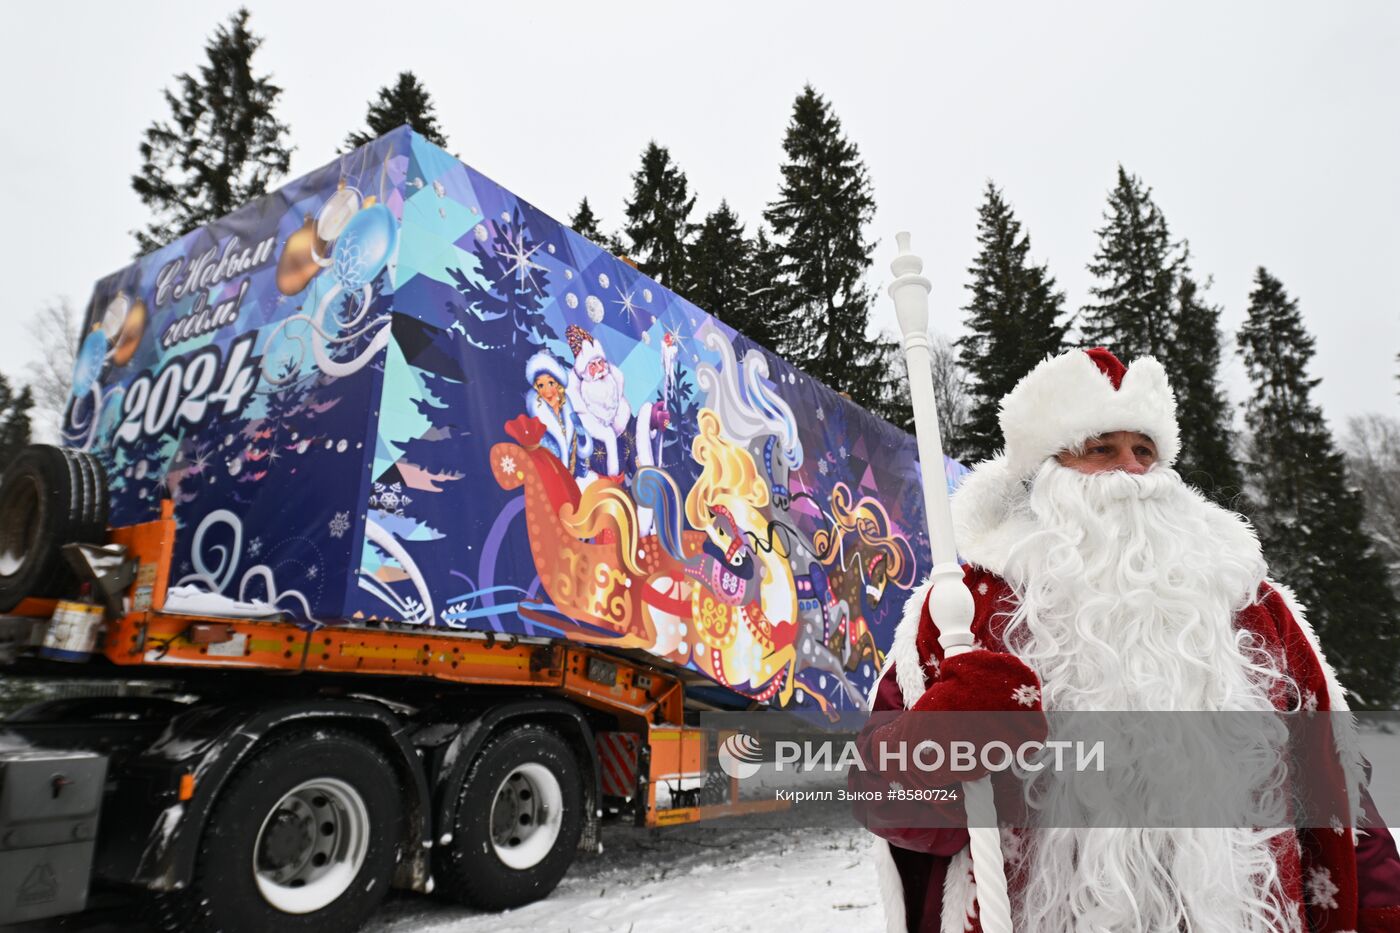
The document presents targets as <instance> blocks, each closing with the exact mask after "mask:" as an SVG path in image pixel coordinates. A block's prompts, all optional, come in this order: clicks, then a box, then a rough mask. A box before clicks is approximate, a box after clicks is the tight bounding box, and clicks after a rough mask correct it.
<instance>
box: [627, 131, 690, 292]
mask: <svg viewBox="0 0 1400 933" xmlns="http://www.w3.org/2000/svg"><path fill="white" fill-rule="evenodd" d="M694 209H695V197H694V196H693V195H692V194H691V193H690V188H689V185H688V183H687V182H686V179H685V173H684V172H682V171H681V170H680V167H679V166H677V165H676V163H675V162H672V161H671V153H670V151H669V150H668V149H666V147H665V146H658V145H657V144H656V142H655V141H654V140H653V141H652V142H649V143H647V147H646V149H645V150H644V151H643V152H642V166H641V168H639V169H638V170H637V171H636V172H635V173H634V174H633V175H632V196H631V197H630V198H629V199H628V201H627V227H626V233H627V239H628V240H629V241H630V247H629V253H630V256H631V258H632V259H634V260H636V262H637V268H639V269H641V270H642V271H643V272H645V273H646V274H647V275H649V276H651V277H652V278H653V279H655V280H656V281H658V282H660V283H661V284H662V285H665V286H666V287H667V288H670V289H672V290H673V291H675V290H679V289H680V288H682V287H684V285H685V281H686V261H687V256H688V253H689V251H690V241H691V238H692V237H694V235H695V231H696V229H697V226H696V224H693V223H691V222H690V212H691V211H692V210H694Z"/></svg>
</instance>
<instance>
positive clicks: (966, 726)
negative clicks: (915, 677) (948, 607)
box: [912, 651, 1049, 781]
mask: <svg viewBox="0 0 1400 933" xmlns="http://www.w3.org/2000/svg"><path fill="white" fill-rule="evenodd" d="M913 712H916V713H961V714H965V715H962V716H959V717H958V718H957V719H956V720H955V721H953V722H950V723H942V722H937V721H934V720H937V719H938V718H939V717H930V720H929V721H926V722H923V723H920V717H918V716H914V717H912V718H913V720H914V721H915V723H916V724H919V725H917V726H916V728H917V732H919V733H927V734H928V737H929V738H933V739H935V740H936V741H942V742H949V741H955V740H962V741H968V742H972V743H973V745H974V746H976V747H977V749H978V752H977V761H978V763H979V764H978V767H977V768H975V769H974V770H971V771H963V772H960V773H959V774H958V776H957V779H958V780H960V781H974V780H977V779H978V778H980V777H982V776H983V775H985V774H987V770H986V769H985V768H983V767H981V765H980V762H981V760H982V755H981V749H982V748H983V747H985V746H986V745H987V744H988V743H989V742H996V741H1000V742H1005V743H1006V744H1007V746H1009V747H1010V748H1011V750H1012V752H1013V753H1014V752H1015V751H1016V750H1017V749H1019V748H1020V747H1021V746H1022V745H1023V744H1025V743H1027V742H1044V741H1045V738H1046V736H1047V735H1048V733H1049V726H1048V723H1047V722H1046V719H1045V711H1044V708H1043V707H1042V706H1041V700H1040V679H1039V678H1038V677H1036V675H1035V672H1034V671H1032V670H1031V669H1030V668H1029V667H1027V666H1026V664H1025V662H1024V661H1022V660H1021V659H1020V658H1018V657H1016V656H1015V655H1013V654H1008V653H1006V652H1002V651H967V652H964V653H963V654H960V655H957V656H955V657H951V658H945V659H944V660H943V663H942V666H941V668H940V670H939V673H938V679H937V680H936V681H935V682H934V683H933V685H932V686H930V687H929V688H928V689H927V690H925V691H924V695H923V696H921V697H919V700H918V702H917V703H915V704H914V706H913ZM974 713H984V714H986V715H984V716H973V715H967V714H974ZM971 731H975V733H976V734H970V733H971ZM999 758H1000V756H999V755H998V756H997V760H999Z"/></svg>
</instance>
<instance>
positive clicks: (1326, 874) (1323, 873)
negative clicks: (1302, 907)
mask: <svg viewBox="0 0 1400 933" xmlns="http://www.w3.org/2000/svg"><path fill="white" fill-rule="evenodd" d="M1305 887H1306V888H1307V890H1306V897H1307V899H1308V903H1309V904H1315V905H1317V906H1318V907H1326V908H1327V909H1328V910H1336V909H1337V898H1336V894H1337V886H1336V885H1335V884H1333V883H1332V872H1330V871H1328V870H1327V869H1326V868H1313V869H1310V870H1309V871H1308V883H1307V885H1305Z"/></svg>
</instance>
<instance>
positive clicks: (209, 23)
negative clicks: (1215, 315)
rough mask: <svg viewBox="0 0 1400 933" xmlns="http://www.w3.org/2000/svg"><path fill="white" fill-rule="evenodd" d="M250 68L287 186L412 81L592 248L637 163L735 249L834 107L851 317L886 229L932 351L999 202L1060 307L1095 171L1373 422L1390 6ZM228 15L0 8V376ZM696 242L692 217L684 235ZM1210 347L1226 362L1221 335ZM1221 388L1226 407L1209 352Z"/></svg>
mask: <svg viewBox="0 0 1400 933" xmlns="http://www.w3.org/2000/svg"><path fill="white" fill-rule="evenodd" d="M248 6H249V7H250V9H251V10H252V14H253V15H252V26H253V29H254V31H255V32H257V33H258V34H260V35H262V36H264V37H265V39H266V42H265V44H264V46H263V48H262V50H261V51H260V52H259V53H258V56H257V59H256V62H257V68H258V71H259V72H260V73H266V72H269V71H270V72H271V73H272V75H273V77H274V79H275V81H276V82H277V83H278V84H280V85H281V86H282V88H283V89H284V92H283V95H282V98H281V101H280V106H279V111H278V113H279V116H280V118H281V119H282V120H283V121H284V122H286V123H287V124H289V125H290V127H291V141H292V143H293V144H294V145H295V147H296V151H295V152H294V154H293V157H292V176H293V177H295V176H296V175H299V174H301V173H303V172H305V171H307V170H309V169H311V168H314V167H316V166H318V165H321V164H322V163H324V162H327V161H329V160H330V159H331V158H332V157H333V156H334V154H335V151H336V149H337V147H338V145H339V144H340V142H341V140H343V139H344V137H345V135H346V133H347V132H348V131H349V130H351V129H353V128H357V127H359V126H360V125H361V124H362V121H363V118H364V111H365V106H366V102H367V101H368V100H369V98H371V97H372V96H373V95H374V93H375V91H376V90H377V88H379V87H380V86H381V85H384V84H387V83H390V82H392V80H393V79H394V77H395V75H396V74H397V72H398V71H400V70H403V69H412V70H413V71H415V72H416V73H417V74H418V76H419V77H420V78H421V79H422V80H423V81H424V83H425V84H426V85H427V87H428V89H429V90H430V92H431V93H432V95H433V97H434V98H435V99H436V101H437V105H438V113H439V115H440V118H441V123H442V126H443V128H444V130H445V131H446V133H447V134H448V137H449V144H450V149H451V150H452V151H453V152H456V153H458V154H460V155H461V157H462V158H463V159H464V160H465V161H466V162H468V163H469V164H471V165H473V166H474V167H476V168H477V169H478V170H480V171H482V172H484V173H485V174H486V175H488V176H490V177H492V178H494V179H495V180H496V181H498V182H500V183H502V184H503V185H505V186H506V187H507V188H510V189H511V190H513V191H515V192H516V193H517V194H519V195H520V196H522V197H524V198H526V199H527V200H530V201H532V202H534V203H535V204H536V205H538V206H539V207H541V208H542V209H544V210H545V211H546V212H548V213H550V214H552V215H554V216H555V217H558V218H560V219H565V218H567V217H568V215H569V214H571V213H572V212H573V209H574V207H575V205H576V204H577V202H578V199H579V197H580V196H583V195H587V196H588V197H589V199H590V201H591V202H592V203H593V205H594V207H595V209H596V210H597V211H598V212H599V213H600V214H601V215H602V219H603V222H604V225H605V226H606V227H609V228H610V227H615V226H617V225H619V223H620V221H621V214H622V203H623V199H624V197H625V195H626V193H627V192H628V190H629V189H630V181H629V175H630V173H631V172H632V171H633V170H634V169H635V167H636V164H637V162H638V160H639V156H640V153H641V150H642V148H643V147H644V146H645V144H646V142H647V140H649V139H655V140H657V141H658V142H660V143H661V144H663V145H666V146H669V147H670V149H671V152H672V155H673V156H674V158H675V159H676V161H677V162H678V163H679V164H680V166H681V167H682V168H683V169H684V170H685V172H686V174H687V175H688V177H689V179H690V184H691V188H692V191H694V192H696V193H697V194H698V195H699V201H698V204H697V208H698V211H697V214H699V213H700V212H703V211H708V210H710V209H712V208H713V207H714V206H715V205H717V204H718V203H719V200H720V198H721V197H724V198H727V199H728V200H729V202H730V204H731V205H732V206H733V207H734V208H735V209H736V210H737V211H738V212H739V214H740V216H741V218H742V219H743V220H744V221H745V222H746V223H748V224H749V225H750V228H751V226H752V224H753V223H754V222H755V221H756V220H757V219H758V218H759V216H760V213H761V211H762V209H763V206H764V204H765V203H767V202H768V201H769V200H771V199H772V198H773V197H774V194H775V192H776V189H777V185H778V181H779V172H778V167H779V164H780V162H781V159H782V149H781V144H782V135H783V130H784V127H785V125H786V123H787V119H788V115H789V112H790V108H791V105H792V101H793V98H794V96H795V95H796V94H797V93H798V91H799V90H800V89H801V87H802V85H803V83H804V82H811V83H812V84H813V85H815V86H816V88H817V89H818V90H819V91H820V92H821V93H822V94H824V95H825V96H826V97H827V98H828V99H829V100H830V101H831V102H832V104H833V105H834V107H835V109H836V113H837V114H838V115H839V116H840V118H841V120H842V121H843V124H844V126H845V130H846V132H847V134H848V135H849V136H850V138H851V139H852V140H854V141H855V142H856V143H857V144H858V145H859V146H860V150H861V154H862V155H863V157H864V159H865V161H866V164H867V165H868V166H869V168H870V173H871V177H872V179H873V181H874V186H875V195H876V199H877V201H878V203H879V213H878V214H877V216H876V219H875V223H874V225H873V227H872V229H871V231H870V234H871V237H872V239H876V240H878V246H877V248H876V252H875V260H876V261H875V266H874V268H873V270H872V278H871V281H872V283H873V284H876V285H879V286H880V287H881V293H880V298H879V302H878V305H877V310H876V321H877V323H878V324H880V325H881V326H885V327H888V328H889V329H891V330H893V329H895V326H896V325H895V322H894V314H893V309H892V306H891V304H890V301H889V299H888V297H887V296H886V295H885V294H884V292H883V286H884V284H885V283H887V282H888V280H889V278H890V273H889V271H888V267H889V260H890V259H891V257H892V254H893V248H894V234H895V232H896V231H898V230H903V229H907V230H910V231H912V232H913V234H914V245H915V249H916V251H918V252H920V253H921V254H922V255H923V256H924V259H925V274H926V275H928V276H929V277H930V278H931V279H932V280H933V296H932V300H933V321H934V325H933V326H934V329H935V330H938V331H941V332H943V333H946V334H948V335H949V336H953V337H955V336H957V334H958V333H959V332H960V323H959V322H960V320H961V317H962V312H961V310H960V308H961V307H962V305H963V304H965V303H966V300H967V296H966V292H965V290H964V286H965V283H966V281H967V273H966V268H967V266H968V264H969V262H970V261H971V259H972V256H973V254H974V251H975V249H976V242H975V234H976V209H977V205H978V203H979V201H980V198H981V195H982V189H983V186H984V184H985V182H986V181H987V180H988V179H991V180H993V181H995V182H996V183H997V184H998V185H1000V186H1002V187H1003V189H1004V190H1005V194H1006V196H1007V198H1008V199H1009V200H1010V202H1011V203H1012V205H1013V206H1014V208H1015V210H1016V212H1017V215H1018V217H1019V218H1020V219H1021V221H1022V222H1023V223H1024V224H1025V226H1026V229H1027V230H1028V231H1029V232H1030V234H1031V241H1032V251H1033V254H1034V256H1035V258H1036V259H1037V260H1039V261H1045V262H1048V263H1049V266H1050V269H1051V272H1052V273H1053V274H1054V275H1055V276H1056V277H1057V279H1058V280H1059V283H1060V285H1061V287H1062V288H1064V289H1065V291H1066V292H1067V295H1068V303H1069V305H1070V306H1071V307H1073V308H1078V307H1079V306H1080V305H1082V304H1083V303H1084V302H1085V301H1086V300H1087V289H1088V287H1089V285H1090V284H1091V279H1090V276H1089V275H1088V273H1087V272H1086V271H1085V268H1084V266H1085V263H1086V262H1088V261H1089V259H1090V257H1091V256H1092V253H1093V250H1094V246H1095V243H1096V236H1095V229H1096V228H1097V227H1099V226H1100V225H1101V223H1102V212H1103V209H1104V203H1105V197H1106V195H1107V192H1108V190H1109V188H1110V187H1111V186H1112V184H1113V181H1114V172H1115V167H1116V165H1117V164H1118V163H1120V162H1121V163H1122V164H1123V165H1124V166H1125V167H1126V168H1127V169H1128V170H1129V171H1130V172H1133V173H1136V174H1138V175H1140V176H1141V177H1142V178H1143V179H1144V181H1146V182H1147V183H1148V184H1149V185H1150V186H1151V187H1152V188H1153V191H1154V196H1155V198H1156V200H1157V203H1158V204H1159V205H1160V206H1161V208H1162V210H1163V211H1164V213H1165V214H1166V217H1167V220H1168V223H1169V224H1170V225H1171V229H1172V232H1173V234H1174V235H1176V236H1178V237H1184V238H1186V239H1188V240H1189V241H1190V244H1191V249H1192V253H1193V255H1194V266H1195V268H1196V270H1197V271H1198V272H1199V273H1201V274H1203V275H1206V276H1210V277H1212V278H1213V281H1214V284H1213V285H1212V287H1211V289H1210V291H1209V293H1208V294H1209V296H1210V297H1211V298H1212V299H1213V300H1214V301H1216V302H1217V303H1219V304H1221V305H1223V306H1224V319H1223V327H1224V330H1225V332H1226V334H1227V336H1232V335H1233V334H1234V332H1235V330H1236V329H1237V328H1238V326H1239V324H1240V322H1241V321H1242V320H1243V317H1244V312H1245V307H1246V302H1247V296H1248V293H1249V290H1250V281H1251V279H1252V277H1253V274H1254V270H1255V268H1256V267H1258V266H1260V265H1264V266H1266V267H1267V268H1268V269H1269V270H1270V271H1271V272H1272V273H1273V274H1274V275H1276V276H1277V277H1279V278H1280V279H1281V280H1282V281H1283V283H1284V285H1285V287H1286V288H1287V289H1288V290H1289V292H1290V293H1291V294H1293V295H1294V296H1295V297H1297V298H1298V299H1299V301H1300V302H1301V306H1302V309H1303V313H1304V316H1305V318H1306V320H1307V322H1308V325H1309V327H1310V328H1311V329H1312V332H1313V333H1314V334H1315V336H1316V338H1317V359H1316V361H1315V363H1314V375H1316V376H1320V377H1321V378H1322V384H1321V386H1320V388H1319V389H1318V393H1317V394H1318V397H1319V399H1320V400H1321V402H1322V404H1323V406H1324V408H1325V410H1326V412H1327V414H1328V416H1329V418H1330V419H1331V420H1332V421H1333V425H1334V428H1335V427H1340V423H1339V422H1340V420H1341V419H1344V418H1346V417H1347V416H1350V415H1354V414H1357V413H1360V412H1365V411H1382V412H1386V413H1390V414H1395V413H1396V412H1397V411H1398V410H1400V400H1398V399H1397V396H1396V389H1397V387H1400V385H1397V382H1396V379H1395V377H1396V372H1397V368H1400V367H1398V366H1397V363H1396V354H1397V352H1400V303H1398V302H1400V298H1397V295H1396V294H1395V292H1394V291H1392V285H1393V282H1394V281H1395V278H1396V276H1395V270H1396V259H1397V257H1400V232H1398V231H1400V225H1397V219H1400V119H1397V109H1396V108H1397V103H1396V101H1397V96H1398V93H1400V4H1396V3H1393V2H1342V3H1329V4H1319V3H1278V2H1269V3H1246V2H1234V0H1232V2H1229V3H1220V2H1171V3H1166V2H1161V3H1123V2H1121V0H1115V2H1106V3H1088V2H1065V3H1044V2H1031V3H1016V4H1003V3H996V4H993V3H974V2H964V3H957V4H950V3H943V2H940V3H923V2H919V3H915V2H909V3H904V4H893V3H874V2H861V3H850V2H845V3H814V2H802V3H776V2H766V0H747V2H743V3H720V2H709V3H703V4H701V3H659V2H651V3H636V4H622V3H617V4H609V3H602V2H594V3H577V2H573V3H544V2H526V3H491V4H485V3H477V2H470V0H454V2H450V3H441V4H438V3H403V4H384V3H360V2H354V0H337V2H335V3H273V2H268V0H252V2H250V3H249V4H248ZM231 9H233V6H232V4H231V3H209V2H183V3H178V4H177V3H166V4H156V3H136V2H123V3H119V4H118V3H97V2H94V3H60V2H48V3H42V4H39V3H11V4H7V5H6V7H5V18H6V29H5V33H6V39H7V41H6V42H5V46H6V47H5V54H4V55H3V56H0V88H3V91H0V94H3V100H4V109H3V120H0V133H3V145H0V177H4V178H7V179H8V180H9V188H8V196H9V198H10V206H11V210H10V221H9V222H8V223H7V224H5V228H4V233H3V234H0V236H3V253H2V255H3V256H4V260H3V267H0V268H3V271H4V279H5V281H6V283H7V289H8V291H7V295H6V299H5V301H4V304H3V306H2V308H3V309H2V310H0V323H2V324H3V327H4V335H5V338H6V339H4V340H3V341H0V372H4V373H6V374H15V373H17V372H19V371H22V370H23V368H24V366H25V364H26V362H27V360H28V359H29V358H30V357H31V356H32V353H33V343H32V342H31V340H30V339H29V337H28V335H27V333H26V322H27V320H28V319H29V317H30V315H31V314H32V312H33V311H34V309H35V308H37V307H38V306H39V305H40V304H41V303H42V302H44V301H45V300H47V299H50V298H52V297H54V296H59V295H67V296H69V297H70V298H72V299H73V300H74V301H75V303H76V304H78V305H79V307H82V306H84V305H85V304H86V302H87V299H88V296H89V294H90V290H91V287H92V285H93V283H94V282H95V281H96V280H97V279H98V278H99V277H101V276H102V275H105V274H106V273H109V272H112V271H114V270H116V269H118V268H120V267H121V266H123V265H125V264H126V263H127V262H128V261H129V259H130V257H131V253H132V249H133V241H132V238H131V236H130V233H129V231H130V230H131V229H133V228H135V227H137V226H139V225H140V224H141V223H142V210H143V209H142V206H141V204H140V202H139V201H138V200H137V198H136V196H135V195H134V194H133V193H132V191H131V188H130V184H129V178H130V175H131V174H132V172H133V171H134V170H136V168H137V167H138V165H139V159H138V156H137V144H138V142H139V139H140V133H141V130H142V129H143V128H144V127H145V126H146V125H147V124H148V123H149V122H150V121H151V120H152V119H154V118H158V117H164V116H166V115H167V114H168V110H167V109H166V107H165V104H164V101H163V99H162V96H161V90H162V89H163V88H165V87H167V86H169V85H171V84H172V77H173V76H174V75H175V74H177V73H179V72H183V71H187V70H191V71H192V70H194V69H196V68H197V67H198V66H199V65H200V64H201V63H202V61H203V51H202V49H203V44H204V42H205V40H206V38H207V36H208V35H209V34H210V32H211V31H212V29H213V27H214V26H215V24H216V23H217V22H219V21H220V20H221V19H223V18H224V17H225V16H226V15H227V14H228V13H229V12H230V11H231ZM696 219H697V220H698V219H699V216H697V218H696ZM1232 346H1233V342H1232ZM1225 380H1226V384H1227V386H1228V387H1229V388H1230V390H1231V391H1232V393H1233V394H1234V396H1235V398H1236V399H1241V398H1243V395H1244V392H1245V390H1246V384H1245V381H1244V374H1243V367H1242V364H1240V363H1239V361H1238V359H1237V358H1236V357H1235V356H1234V355H1233V354H1231V355H1230V356H1228V357H1227V359H1226V361H1225Z"/></svg>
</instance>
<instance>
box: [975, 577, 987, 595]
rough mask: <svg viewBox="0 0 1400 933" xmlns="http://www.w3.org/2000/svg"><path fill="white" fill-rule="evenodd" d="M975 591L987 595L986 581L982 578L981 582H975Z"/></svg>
mask: <svg viewBox="0 0 1400 933" xmlns="http://www.w3.org/2000/svg"><path fill="white" fill-rule="evenodd" d="M977 592H978V593H980V594H981V595H983V596H986V595H987V581H986V580H983V581H982V582H981V583H979V584H977Z"/></svg>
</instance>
